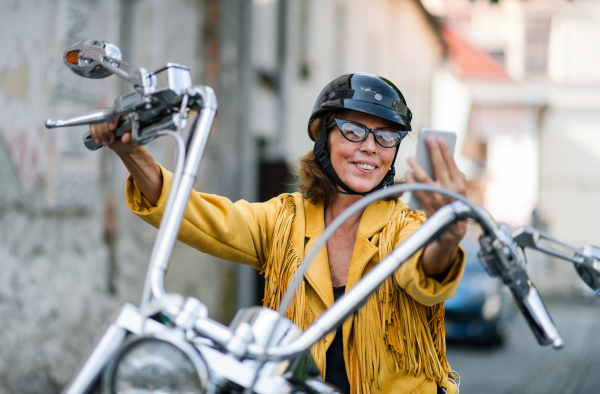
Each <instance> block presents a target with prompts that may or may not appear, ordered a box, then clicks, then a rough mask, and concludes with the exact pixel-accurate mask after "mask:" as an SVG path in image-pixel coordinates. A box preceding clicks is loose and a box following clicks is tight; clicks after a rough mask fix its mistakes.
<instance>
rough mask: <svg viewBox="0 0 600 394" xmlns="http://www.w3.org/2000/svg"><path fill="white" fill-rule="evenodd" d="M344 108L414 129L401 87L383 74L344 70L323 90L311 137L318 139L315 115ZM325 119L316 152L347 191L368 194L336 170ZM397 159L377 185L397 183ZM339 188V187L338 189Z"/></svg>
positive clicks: (323, 114) (318, 102) (310, 120)
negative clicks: (346, 71)
mask: <svg viewBox="0 0 600 394" xmlns="http://www.w3.org/2000/svg"><path fill="white" fill-rule="evenodd" d="M343 109H350V110H354V111H359V112H363V113H366V114H370V115H374V116H377V117H379V118H382V119H386V120H389V121H390V122H392V123H394V124H396V125H397V126H398V128H400V129H406V130H409V131H410V130H412V129H411V126H410V121H411V119H412V112H410V109H408V106H407V105H406V100H405V99H404V96H403V95H402V93H401V92H400V89H398V88H397V87H396V86H395V85H394V84H393V83H391V82H390V81H388V80H387V79H385V78H383V77H380V76H378V75H375V74H370V73H364V72H360V73H353V74H344V75H342V76H340V77H338V78H336V79H334V80H333V81H331V82H330V83H329V84H327V86H325V88H324V89H323V90H322V91H321V93H319V96H318V97H317V101H316V102H315V105H314V107H313V110H312V114H311V115H310V119H309V121H308V124H309V132H308V135H309V137H310V139H311V140H313V141H314V139H313V137H312V135H310V123H311V122H312V120H313V119H314V118H316V117H318V116H322V117H323V118H325V113H326V112H327V111H331V110H343ZM325 123H326V122H325V119H323V121H322V122H321V133H320V138H319V141H315V146H314V149H313V153H314V155H315V156H316V158H317V160H318V161H319V163H320V164H321V167H322V168H323V169H324V170H325V172H326V173H327V174H328V175H329V176H330V177H331V178H332V179H333V180H334V181H335V182H336V183H337V184H338V185H339V186H341V187H342V189H344V190H345V191H346V193H347V194H366V193H357V192H355V191H354V190H352V189H350V188H349V187H348V186H346V185H345V184H344V183H343V182H342V181H341V180H340V178H339V177H338V176H337V174H336V173H335V170H334V169H333V165H332V164H331V160H330V159H329V155H328V154H327V150H326V149H325V146H326V143H327V130H326V125H325ZM396 154H398V147H396ZM395 161H396V156H395V155H394V160H393V162H392V168H391V169H390V171H389V172H388V174H387V175H386V176H385V177H384V179H383V180H382V181H381V183H380V184H379V185H378V186H377V187H376V188H375V189H379V188H382V187H386V186H390V185H392V184H393V183H394V177H395V175H396V170H395V169H394V163H395ZM334 189H335V188H334ZM375 189H374V190H375ZM335 190H336V191H338V190H337V189H335Z"/></svg>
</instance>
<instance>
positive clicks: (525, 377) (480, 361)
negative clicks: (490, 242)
mask: <svg viewBox="0 0 600 394" xmlns="http://www.w3.org/2000/svg"><path fill="white" fill-rule="evenodd" d="M544 302H545V303H546V306H547V308H548V310H549V312H550V315H551V316H552V318H553V320H554V322H555V323H556V326H557V328H558V330H559V332H560V333H561V335H562V338H563V340H564V342H565V347H564V348H563V349H562V350H559V351H556V350H553V349H552V348H551V347H541V346H539V345H538V343H537V340H536V339H535V337H534V336H533V334H532V332H531V331H530V329H529V327H528V326H527V323H526V322H525V319H524V318H523V317H522V316H521V315H520V314H519V313H518V312H517V315H515V317H514V318H513V320H512V322H511V323H510V336H509V338H508V339H507V340H506V341H505V343H504V344H503V345H502V346H500V347H497V348H483V347H476V346H472V345H467V344H462V343H461V344H457V343H449V344H448V361H449V362H450V365H451V366H452V369H454V370H455V371H457V372H458V373H459V374H460V375H461V385H460V393H462V394H473V393H485V394H509V393H511V394H512V393H518V394H538V393H557V394H558V393H561V394H570V393H572V394H575V393H577V394H588V393H590V394H592V393H599V392H600V373H599V371H600V302H598V301H597V300H592V301H589V300H588V301H582V300H569V301H565V300H556V301H552V302H550V301H548V300H544Z"/></svg>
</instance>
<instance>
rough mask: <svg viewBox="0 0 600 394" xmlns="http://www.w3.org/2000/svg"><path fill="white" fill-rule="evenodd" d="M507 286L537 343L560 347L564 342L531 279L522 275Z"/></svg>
mask: <svg viewBox="0 0 600 394" xmlns="http://www.w3.org/2000/svg"><path fill="white" fill-rule="evenodd" d="M508 287H509V289H510V291H511V292H512V294H513V296H514V298H515V300H516V301H517V306H518V307H519V309H520V310H521V313H522V315H523V316H524V317H525V320H526V321H527V324H529V327H530V328H531V331H533V334H534V335H535V337H536V339H537V341H538V343H539V344H540V345H542V346H547V345H552V347H554V348H555V349H562V347H563V346H564V342H563V340H562V338H561V336H560V333H559V332H558V329H557V328H556V326H555V325H554V322H553V321H552V317H550V314H549V313H548V310H547V309H546V306H545V305H544V302H543V301H542V298H541V297H540V294H539V293H538V291H537V289H536V288H535V286H534V284H533V283H532V282H531V280H530V279H529V278H528V277H527V276H524V277H523V279H522V280H517V281H515V282H513V283H510V284H508Z"/></svg>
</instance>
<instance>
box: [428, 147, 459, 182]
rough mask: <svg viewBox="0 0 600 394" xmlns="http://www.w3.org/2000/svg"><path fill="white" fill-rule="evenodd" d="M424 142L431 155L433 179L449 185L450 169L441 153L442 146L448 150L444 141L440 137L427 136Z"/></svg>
mask: <svg viewBox="0 0 600 394" xmlns="http://www.w3.org/2000/svg"><path fill="white" fill-rule="evenodd" d="M426 142H427V147H428V148H429V155H430V157H431V164H432V166H433V171H434V174H435V179H436V180H437V181H438V182H439V183H440V184H442V185H444V186H447V185H450V184H451V182H452V180H451V178H450V170H449V168H448V163H447V158H446V157H445V155H444V153H443V150H444V148H445V149H447V150H448V151H449V150H450V149H449V148H448V145H447V144H446V141H444V140H443V139H441V138H440V139H437V138H433V137H428V138H427V141H426ZM452 161H453V159H452Z"/></svg>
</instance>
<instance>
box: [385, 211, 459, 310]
mask: <svg viewBox="0 0 600 394" xmlns="http://www.w3.org/2000/svg"><path fill="white" fill-rule="evenodd" d="M420 225H421V222H420V221H419V220H413V221H411V222H410V223H409V224H408V225H407V226H405V227H404V228H403V229H402V230H401V231H400V234H399V238H398V244H400V243H402V242H403V241H404V240H405V239H407V238H408V237H409V236H410V235H411V234H412V233H413V232H415V231H416V230H417V229H418V228H419V226H420ZM422 254H423V250H422V249H421V250H419V251H418V252H417V253H415V254H414V255H413V256H412V257H411V258H410V259H408V260H407V261H406V262H405V263H404V264H403V265H402V266H401V267H400V268H399V269H398V271H396V273H395V274H394V277H395V279H396V282H397V283H398V285H399V286H400V287H402V288H403V289H404V290H405V291H406V292H407V293H408V294H409V295H410V296H411V297H412V298H414V299H415V300H416V301H418V302H419V303H421V304H423V305H427V306H432V305H435V304H438V303H440V302H442V301H445V300H447V299H448V298H450V297H452V296H453V295H454V293H455V292H456V289H457V287H458V284H459V282H460V279H461V278H462V274H463V270H464V265H465V252H464V250H463V249H462V247H459V250H458V254H457V256H456V259H455V260H454V262H453V263H452V265H451V267H450V270H449V271H448V273H447V274H446V276H445V277H444V279H443V280H442V281H441V282H439V281H437V280H436V279H435V278H432V277H430V276H427V275H426V274H425V271H423V266H422V264H421V255H422Z"/></svg>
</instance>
